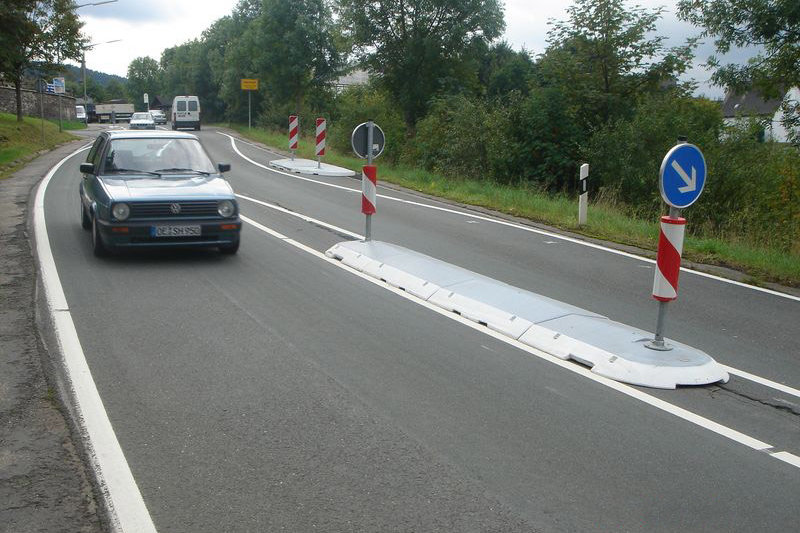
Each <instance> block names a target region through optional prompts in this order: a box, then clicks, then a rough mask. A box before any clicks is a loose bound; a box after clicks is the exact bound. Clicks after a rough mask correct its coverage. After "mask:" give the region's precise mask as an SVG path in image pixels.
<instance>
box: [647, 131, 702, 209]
mask: <svg viewBox="0 0 800 533" xmlns="http://www.w3.org/2000/svg"><path fill="white" fill-rule="evenodd" d="M705 184H706V159H705V157H703V152H701V151H700V149H699V148H698V147H697V146H695V145H693V144H688V143H684V144H678V145H675V146H673V147H672V149H671V150H670V151H669V152H667V155H666V156H664V161H662V162H661V171H660V172H659V180H658V186H659V189H660V190H661V198H663V199H664V201H665V202H667V204H669V205H671V206H672V207H677V208H678V209H683V208H684V207H689V206H690V205H692V204H693V203H694V202H695V201H696V200H697V199H698V198H699V197H700V193H701V192H703V187H704V186H705Z"/></svg>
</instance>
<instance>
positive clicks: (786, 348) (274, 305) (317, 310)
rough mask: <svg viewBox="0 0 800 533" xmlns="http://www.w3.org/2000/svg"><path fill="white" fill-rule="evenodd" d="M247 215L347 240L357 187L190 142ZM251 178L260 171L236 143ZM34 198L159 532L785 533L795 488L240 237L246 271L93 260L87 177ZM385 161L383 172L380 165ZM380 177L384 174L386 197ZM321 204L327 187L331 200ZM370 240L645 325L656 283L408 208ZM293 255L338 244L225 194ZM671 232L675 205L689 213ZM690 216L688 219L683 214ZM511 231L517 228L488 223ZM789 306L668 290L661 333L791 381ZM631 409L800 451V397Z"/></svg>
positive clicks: (382, 222) (617, 258)
mask: <svg viewBox="0 0 800 533" xmlns="http://www.w3.org/2000/svg"><path fill="white" fill-rule="evenodd" d="M200 136H201V138H202V140H203V142H204V144H205V145H206V147H207V148H208V150H209V152H210V153H211V155H212V157H213V158H214V159H216V160H217V161H224V162H231V163H232V164H233V170H232V171H231V172H230V173H229V174H228V175H227V176H228V178H229V180H230V181H231V183H232V185H233V186H234V189H235V191H236V192H237V193H238V194H240V195H243V196H247V197H250V198H254V199H257V200H260V201H262V202H266V203H269V204H273V205H277V206H281V207H282V208H285V209H288V210H290V211H292V212H296V213H301V214H303V215H307V216H310V217H313V218H315V219H317V220H319V221H322V222H324V223H326V224H330V225H333V226H336V227H339V228H343V229H345V230H348V231H350V232H356V233H363V231H364V222H363V216H362V215H361V214H360V211H359V208H360V198H359V196H360V192H359V191H360V184H359V183H358V181H356V180H354V179H348V178H325V177H313V178H311V181H308V180H302V179H298V177H296V176H287V175H283V174H278V173H275V172H271V171H267V170H264V169H262V168H260V167H257V166H255V165H253V164H251V163H249V162H247V161H246V160H244V159H242V158H241V157H240V156H239V155H237V154H236V153H234V152H233V151H232V149H231V143H230V139H229V138H228V137H225V136H223V135H220V134H218V133H216V132H215V131H208V130H206V131H203V132H201V134H200ZM237 147H238V148H239V149H240V150H241V151H242V153H243V154H245V155H246V156H247V157H249V158H251V159H254V160H256V161H258V162H260V163H262V164H266V163H267V161H268V160H269V159H273V158H276V157H278V156H275V155H273V154H271V153H269V152H267V151H264V150H262V149H260V148H257V147H253V146H249V145H247V144H244V143H241V142H239V143H237ZM82 158H83V156H77V157H74V158H73V159H71V160H70V161H68V162H67V163H66V164H65V165H64V166H63V167H62V169H61V170H59V171H58V172H57V173H56V174H55V176H54V178H53V180H52V181H51V183H50V186H49V188H48V190H47V195H46V197H45V212H46V215H47V228H48V231H49V235H50V243H51V246H52V249H53V254H54V258H55V261H56V266H57V268H58V272H59V275H60V278H61V282H62V285H63V287H64V291H65V294H66V298H67V301H68V302H69V306H70V309H71V311H72V316H73V319H74V322H75V325H76V328H77V332H78V335H79V338H80V341H81V344H82V346H83V350H84V353H85V355H86V358H87V361H88V363H89V367H90V369H91V371H92V374H93V377H94V380H95V382H96V384H97V388H98V390H99V392H100V396H101V397H102V399H103V402H104V404H105V407H106V410H107V412H108V415H109V417H110V419H111V422H112V424H113V427H114V430H115V432H116V434H117V438H118V440H119V442H120V444H121V446H122V449H123V451H124V453H125V456H126V458H127V460H128V463H129V464H130V468H131V470H132V472H133V475H134V477H135V479H136V481H137V483H138V485H139V488H140V490H141V492H142V495H143V497H144V501H145V503H146V505H147V508H148V510H149V512H150V514H151V516H152V519H153V521H154V523H155V525H156V527H157V528H158V530H159V531H187V532H196V531H281V530H286V531H314V530H320V531H610V530H614V531H675V530H679V529H682V530H690V531H705V530H709V529H712V528H714V529H718V530H723V531H757V530H758V531H788V530H792V529H794V528H796V525H797V501H796V500H797V494H800V468H798V467H797V466H793V465H791V464H789V463H786V462H783V461H780V460H778V459H776V458H775V457H773V456H771V455H769V454H768V453H765V452H760V451H755V450H753V449H752V448H749V447H747V446H744V445H742V444H740V443H738V442H735V441H734V440H731V439H729V438H726V437H724V436H722V435H720V434H719V433H715V432H712V431H709V430H708V429H707V428H705V427H702V426H701V425H697V424H692V423H689V422H687V421H686V420H683V419H681V418H678V417H676V416H674V414H671V413H670V412H668V411H665V410H663V409H656V408H654V407H653V406H651V405H648V404H646V403H643V402H641V401H639V400H637V399H635V398H632V397H630V396H626V395H624V394H620V393H619V392H618V391H615V390H613V389H611V388H609V387H607V386H605V385H603V384H602V383H598V382H595V381H591V380H589V379H586V378H585V377H583V376H581V375H580V374H579V373H574V372H570V371H568V370H565V369H564V368H561V367H559V366H557V365H554V364H552V363H550V362H548V361H546V360H544V359H541V358H537V357H535V356H532V355H531V354H530V353H527V352H525V351H522V350H520V349H517V348H515V347H513V346H511V345H509V344H508V343H505V342H502V341H501V340H498V339H497V338H495V337H492V336H488V335H486V334H485V333H484V332H482V331H480V329H476V328H471V327H467V326H465V325H464V324H462V323H460V322H459V321H456V320H452V319H450V318H448V317H446V316H443V315H442V314H439V313H435V312H433V311H431V310H430V309H427V308H425V307H423V306H420V305H418V304H417V303H415V302H414V301H413V300H410V299H407V298H403V297H399V296H397V295H396V294H394V293H392V292H390V291H387V290H385V289H384V288H382V287H380V286H378V285H376V284H374V283H370V282H368V281H366V280H364V279H362V278H360V277H357V276H355V275H353V274H352V273H350V272H348V271H346V270H344V269H342V268H337V267H336V266H335V265H331V264H329V263H328V262H326V261H324V260H322V259H320V258H319V257H318V256H316V255H314V254H312V253H309V252H308V251H304V250H301V249H299V248H297V247H296V246H291V245H290V244H289V243H288V242H287V241H286V239H281V238H276V237H275V236H273V235H270V234H268V233H265V232H263V231H261V230H259V229H258V228H257V227H255V226H253V225H251V224H246V225H245V228H244V230H243V241H242V248H241V250H240V252H239V254H238V255H237V256H234V257H224V256H220V255H218V254H216V253H215V252H213V251H205V250H189V251H186V250H183V251H175V252H164V251H142V252H137V253H124V254H119V255H116V256H114V257H111V258H108V259H103V260H99V259H97V258H95V257H94V256H93V255H92V253H91V249H90V238H89V235H88V233H87V232H84V231H83V230H82V229H81V228H80V224H79V221H78V200H77V187H78V181H79V177H78V170H77V169H78V165H79V163H80V160H82ZM378 163H380V161H378ZM378 178H379V180H380V171H379V176H378ZM326 184H328V185H330V184H333V185H337V186H339V187H344V188H346V189H351V190H345V189H343V188H337V187H330V186H328V185H326ZM378 192H379V194H384V195H388V196H391V197H393V198H397V199H404V200H410V201H412V202H417V203H420V204H424V205H429V206H434V207H440V208H441V207H443V208H446V209H448V210H454V211H458V212H463V213H467V215H471V216H464V215H460V214H456V213H451V212H448V211H445V210H441V209H438V210H437V209H430V208H428V207H423V206H420V205H414V204H409V203H403V202H398V201H393V200H389V199H386V198H379V199H378V213H377V215H376V216H375V217H374V223H373V236H374V238H376V239H378V240H383V241H387V242H392V243H395V244H399V245H402V246H405V247H408V248H411V249H414V250H417V251H419V252H422V253H426V254H428V255H432V256H434V257H437V258H439V259H442V260H445V261H448V262H451V263H454V264H457V265H459V266H462V267H465V268H468V269H471V270H474V271H477V272H479V273H481V274H484V275H487V276H491V277H493V278H496V279H499V280H501V281H504V282H507V283H510V284H512V285H515V286H518V287H521V288H524V289H527V290H530V291H533V292H537V293H540V294H544V295H546V296H549V297H551V298H555V299H558V300H561V301H564V302H567V303H570V304H574V305H579V306H581V307H584V308H587V309H589V310H591V311H595V312H599V313H602V314H605V315H607V316H610V317H611V318H613V319H615V320H618V321H621V322H625V323H628V324H631V325H633V326H637V327H640V328H643V329H648V330H649V329H651V328H652V326H653V324H654V322H655V312H656V306H655V304H654V302H653V301H652V299H650V298H649V294H650V289H651V286H652V277H653V271H652V265H651V264H649V263H645V262H641V261H637V260H635V259H631V258H628V257H625V256H621V255H615V254H613V253H609V252H607V251H603V250H599V249H594V248H589V247H586V246H582V245H579V244H575V243H571V242H568V241H564V240H560V239H557V238H554V237H550V236H546V235H542V234H539V233H534V232H531V231H527V230H526V229H520V228H517V227H511V226H508V225H503V224H498V223H495V222H492V221H490V220H485V219H484V218H485V217H487V216H489V217H490V218H493V217H491V215H486V213H483V212H478V211H471V210H467V209H465V208H463V207H461V206H457V205H452V204H443V203H440V202H436V201H432V200H428V199H425V198H422V197H420V196H417V195H413V194H409V193H407V192H403V191H395V190H388V189H383V188H379V191H378ZM240 205H241V210H242V213H243V214H244V215H245V216H246V217H248V218H249V219H252V220H253V221H256V222H257V223H259V224H261V225H263V226H265V227H267V228H270V229H272V230H274V231H276V232H279V233H280V234H282V235H284V236H286V237H287V238H289V239H292V240H294V241H297V242H299V243H302V244H303V245H305V246H307V247H308V248H309V250H310V251H314V250H316V251H317V252H324V251H325V250H326V249H327V248H328V247H330V246H331V245H333V244H335V243H336V242H340V241H342V240H347V239H350V238H352V237H348V236H346V235H343V234H340V233H338V232H337V231H336V230H333V229H331V228H330V227H326V226H324V225H322V224H316V223H312V222H308V221H305V220H302V219H300V218H298V217H295V216H291V215H290V214H287V213H285V212H282V211H279V210H276V209H272V208H269V207H266V206H264V205H261V204H258V203H255V202H252V201H249V200H245V199H240ZM687 211H688V210H687ZM687 216H690V213H689V212H687ZM498 220H502V221H508V219H498ZM798 318H800V302H798V301H796V300H791V299H786V298H781V297H778V296H774V295H771V294H767V293H763V292H758V291H755V290H752V289H748V288H743V287H739V286H736V285H731V284H727V283H723V282H720V281H717V280H714V279H709V278H704V277H699V276H696V275H692V274H688V273H683V274H682V276H681V292H680V296H679V299H678V301H677V302H675V303H674V304H672V305H671V308H670V315H669V322H668V329H667V336H669V337H672V338H675V339H676V340H679V341H681V342H685V343H687V344H690V345H693V346H696V347H698V348H701V349H703V350H704V351H706V352H708V353H709V354H711V355H712V356H713V357H715V358H716V359H717V360H718V361H720V362H721V363H724V364H726V365H730V366H731V367H735V368H738V369H742V370H744V371H747V372H751V373H753V374H757V375H759V376H762V377H764V378H767V379H770V380H774V381H777V382H781V383H784V384H786V385H789V386H791V387H795V388H797V387H798V386H800V361H798V357H800V340H798V335H797V323H798ZM642 390H643V391H644V392H646V393H647V394H649V395H651V396H653V397H655V398H658V399H661V400H664V401H666V402H669V403H670V404H672V405H675V406H677V407H681V408H684V409H687V410H689V411H691V412H692V413H696V414H698V415H701V416H703V417H707V418H708V419H710V420H712V421H714V422H717V423H719V424H722V425H724V426H726V427H728V428H731V429H734V430H737V431H740V432H742V433H744V434H746V435H749V436H751V437H754V438H757V439H761V440H764V441H766V442H768V443H769V444H771V445H773V446H774V447H775V450H781V451H786V452H789V453H792V454H795V455H800V407H799V406H798V404H799V403H800V399H798V398H797V397H796V396H793V395H791V394H787V393H785V392H781V391H778V390H775V389H774V388H770V387H766V386H762V385H757V384H754V383H752V382H750V381H748V380H744V379H741V378H739V377H736V376H734V377H733V379H732V380H731V382H730V383H729V384H727V385H724V386H708V387H700V388H682V389H678V390H676V391H653V390H649V389H642Z"/></svg>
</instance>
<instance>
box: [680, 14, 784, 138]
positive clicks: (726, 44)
mask: <svg viewBox="0 0 800 533" xmlns="http://www.w3.org/2000/svg"><path fill="white" fill-rule="evenodd" d="M678 17H679V18H681V19H682V20H686V21H688V22H691V23H692V24H695V25H697V26H701V27H703V28H704V30H703V36H706V37H714V38H715V41H714V44H715V46H716V50H717V52H718V53H720V54H724V53H727V52H729V51H730V50H731V47H744V46H760V47H762V48H763V53H760V54H758V55H757V56H756V57H754V58H753V59H751V60H750V61H749V62H748V63H747V64H745V65H736V64H728V65H722V64H721V63H720V61H719V59H718V58H717V57H715V56H712V57H710V58H709V60H708V65H709V66H710V67H712V68H714V69H715V72H714V74H713V75H712V80H713V81H714V83H716V84H717V85H720V86H723V87H727V88H729V89H732V90H733V91H734V92H738V93H741V92H744V91H746V90H748V89H750V88H753V87H755V88H757V89H759V90H760V92H761V93H762V94H763V95H764V96H765V97H766V98H783V97H784V96H785V94H786V90H787V89H789V88H791V87H798V86H800V2H798V1H797V0H680V1H679V2H678ZM784 109H785V111H787V112H786V113H785V114H784V116H785V125H787V126H789V130H790V131H792V130H795V131H796V136H797V137H800V102H797V101H790V100H788V99H786V100H784ZM797 140H799V141H800V138H798V139H797Z"/></svg>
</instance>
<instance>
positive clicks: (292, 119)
mask: <svg viewBox="0 0 800 533" xmlns="http://www.w3.org/2000/svg"><path fill="white" fill-rule="evenodd" d="M299 136H300V120H298V118H297V115H289V150H290V151H291V152H292V161H294V153H295V152H296V151H297V141H298V137H299Z"/></svg>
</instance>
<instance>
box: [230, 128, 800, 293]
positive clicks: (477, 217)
mask: <svg viewBox="0 0 800 533" xmlns="http://www.w3.org/2000/svg"><path fill="white" fill-rule="evenodd" d="M217 133H218V134H220V135H224V136H226V137H228V138H229V139H230V141H231V146H232V148H233V151H234V152H236V153H237V154H238V155H239V156H240V157H242V159H244V160H246V161H248V162H249V163H252V164H253V165H255V166H257V167H261V168H263V169H266V170H269V171H271V172H275V173H276V174H282V175H284V176H288V177H290V178H294V179H299V180H302V181H307V182H311V183H315V184H317V185H323V186H325V187H333V188H335V189H340V190H344V191H348V192H350V193H354V194H361V189H351V188H350V187H343V186H341V185H335V184H333V183H327V182H324V181H319V180H315V179H312V178H307V177H304V176H298V175H297V174H289V173H287V172H282V171H280V170H277V169H274V168H272V167H269V166H266V165H262V164H261V163H258V162H257V161H254V160H253V159H250V158H249V157H247V156H246V155H244V154H243V153H242V152H241V151H240V150H239V149H238V148H237V147H236V138H235V137H233V136H231V135H228V134H227V133H223V132H221V131H217ZM245 144H249V143H245ZM256 148H257V147H256ZM265 151H266V150H265ZM378 198H382V199H384V200H390V201H394V202H400V203H404V204H409V205H415V206H418V207H424V208H426V209H433V210H436V211H442V212H445V213H451V214H455V215H459V216H463V217H469V218H472V219H475V220H483V221H484V222H491V223H494V224H499V225H501V226H507V227H510V228H514V229H519V230H522V231H527V232H530V233H536V234H539V235H544V236H546V237H551V238H554V239H560V240H562V241H567V242H570V243H573V244H579V245H581V246H587V247H589V248H593V249H595V250H602V251H604V252H608V253H612V254H615V255H620V256H622V257H628V258H630V259H635V260H637V261H643V262H645V263H650V264H655V260H653V259H649V258H647V257H641V256H639V255H635V254H632V253H629V252H624V251H622V250H615V249H613V248H608V247H606V246H602V245H600V244H595V243H592V242H587V241H582V240H580V239H575V238H573V237H567V236H564V235H560V234H558V233H552V232H549V231H546V230H541V229H538V228H533V227H530V226H523V225H521V224H516V223H514V222H508V221H506V220H500V219H496V218H491V217H487V216H483V215H478V214H476V213H469V212H464V211H459V210H456V209H452V208H448V207H439V206H435V205H430V204H424V203H421V202H415V201H412V200H404V199H402V198H396V197H393V196H386V195H383V194H379V195H378ZM681 270H682V271H683V272H689V273H691V274H695V275H697V276H701V277H704V278H708V279H713V280H716V281H721V282H723V283H728V284H730V285H735V286H737V287H743V288H746V289H751V290H754V291H759V292H763V293H765V294H771V295H773V296H779V297H781V298H787V299H789V300H794V301H797V302H800V296H794V295H792V294H786V293H783V292H778V291H775V290H772V289H765V288H763V287H756V286H755V285H748V284H747V283H742V282H740V281H735V280H732V279H727V278H722V277H719V276H715V275H714V274H708V273H706V272H701V271H699V270H693V269H691V268H688V267H681Z"/></svg>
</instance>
